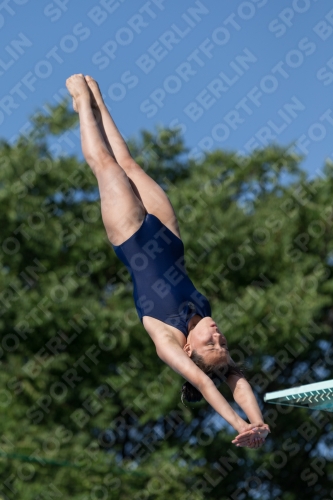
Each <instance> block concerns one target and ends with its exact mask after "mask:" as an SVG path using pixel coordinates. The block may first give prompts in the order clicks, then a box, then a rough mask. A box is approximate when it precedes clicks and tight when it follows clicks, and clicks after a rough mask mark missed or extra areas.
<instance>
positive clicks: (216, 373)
mask: <svg viewBox="0 0 333 500" xmlns="http://www.w3.org/2000/svg"><path fill="white" fill-rule="evenodd" d="M191 360H192V361H193V362H194V363H195V364H196V365H197V366H198V367H199V368H200V369H201V370H202V371H203V372H204V373H206V375H208V376H209V377H210V378H211V379H215V380H214V382H215V381H216V380H217V381H222V382H225V381H226V379H227V377H228V376H229V375H240V376H241V377H245V375H244V372H243V370H242V369H241V368H239V367H238V366H237V365H236V363H235V362H234V361H232V360H231V362H230V363H226V362H225V361H221V362H220V363H215V364H214V365H212V364H208V363H205V361H204V359H203V357H202V356H200V354H198V353H197V352H196V351H195V350H193V351H192V355H191ZM202 398H203V396H202V394H201V392H200V391H198V389H197V388H196V387H194V386H193V385H192V384H190V382H185V384H184V385H183V387H182V393H181V400H182V403H184V401H187V402H188V403H196V402H198V401H201V399H202Z"/></svg>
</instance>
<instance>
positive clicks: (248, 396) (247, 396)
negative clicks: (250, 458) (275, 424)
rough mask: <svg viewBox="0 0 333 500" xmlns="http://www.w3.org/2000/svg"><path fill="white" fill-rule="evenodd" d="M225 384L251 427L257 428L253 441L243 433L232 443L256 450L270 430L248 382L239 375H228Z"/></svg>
mask: <svg viewBox="0 0 333 500" xmlns="http://www.w3.org/2000/svg"><path fill="white" fill-rule="evenodd" d="M227 384H228V385H229V387H230V389H231V391H232V395H233V397H234V400H235V401H236V403H237V404H238V405H239V406H240V407H241V408H242V410H243V411H244V413H245V414H246V415H247V417H248V419H249V421H250V422H251V424H253V425H251V427H252V428H253V427H257V429H258V432H257V436H256V438H255V439H253V436H252V435H251V434H250V433H248V434H247V433H246V432H245V434H244V432H243V433H241V434H240V435H239V436H237V437H236V439H235V440H234V441H233V443H234V444H238V445H240V446H249V445H250V444H253V447H254V448H258V447H259V446H261V445H262V444H263V442H264V441H265V438H266V436H267V435H268V433H269V432H270V430H269V427H268V425H266V424H265V423H264V419H263V416H262V413H261V411H260V408H259V405H258V403H257V400H256V398H255V396H254V394H253V391H252V388H251V386H250V384H249V383H248V381H247V380H246V379H245V378H244V377H240V376H239V375H230V376H229V377H228V378H227ZM242 434H243V435H242Z"/></svg>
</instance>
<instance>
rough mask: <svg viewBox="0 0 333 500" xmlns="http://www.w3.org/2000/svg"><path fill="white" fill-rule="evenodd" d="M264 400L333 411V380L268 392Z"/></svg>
mask: <svg viewBox="0 0 333 500" xmlns="http://www.w3.org/2000/svg"><path fill="white" fill-rule="evenodd" d="M264 401H265V402H266V403H272V404H280V405H287V406H299V407H301V408H309V409H311V410H324V411H331V412H333V380H326V381H325V382H317V383H316V384H307V385H301V386H299V387H293V388H292V389H285V390H283V391H275V392H267V393H266V394H265V395H264Z"/></svg>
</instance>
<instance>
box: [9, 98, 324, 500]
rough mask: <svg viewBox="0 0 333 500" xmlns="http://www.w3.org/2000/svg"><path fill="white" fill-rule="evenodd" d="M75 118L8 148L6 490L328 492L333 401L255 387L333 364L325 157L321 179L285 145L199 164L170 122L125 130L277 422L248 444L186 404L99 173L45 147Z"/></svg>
mask: <svg viewBox="0 0 333 500" xmlns="http://www.w3.org/2000/svg"><path fill="white" fill-rule="evenodd" d="M74 123H75V116H74V115H73V114H72V113H69V112H68V111H67V109H66V108H65V107H57V108H54V109H53V110H52V115H51V116H50V117H45V116H43V115H40V116H38V117H37V118H36V119H35V129H34V130H33V132H32V134H31V137H30V138H29V139H26V138H21V139H19V140H18V142H17V143H15V144H14V145H9V144H8V143H6V142H2V143H1V146H0V165H1V182H0V206H1V210H0V217H1V228H2V242H1V254H0V255H1V272H0V282H1V290H2V292H1V317H0V329H1V349H0V362H1V365H0V368H1V371H0V376H1V386H0V405H1V410H2V411H1V414H0V429H1V431H0V474H1V479H2V487H1V490H0V498H1V499H6V500H7V499H10V500H12V499H14V498H15V499H16V498H20V499H22V500H37V499H38V500H42V499H43V500H44V499H45V500H50V499H54V498H71V499H73V500H88V499H89V500H90V499H92V500H95V499H103V500H104V499H120V500H124V499H129V498H134V499H154V500H155V499H156V500H160V499H165V498H173V499H174V500H185V499H189V498H191V499H192V498H194V499H198V500H201V499H204V498H205V499H206V498H208V497H209V498H213V499H214V498H216V499H219V500H221V499H223V500H224V499H236V500H242V499H245V498H260V499H266V498H267V499H270V498H283V499H286V500H296V499H299V498H300V497H301V495H303V497H304V498H313V499H326V498H332V493H331V490H332V486H331V482H330V478H331V475H332V472H333V470H332V465H331V459H332V454H331V451H330V444H331V435H330V430H331V424H330V419H329V414H328V413H324V412H310V411H308V410H305V409H301V408H290V407H275V406H272V405H263V402H262V398H263V394H264V393H265V392H266V391H273V390H278V389H282V388H289V387H290V386H292V385H299V384H304V383H309V382H315V381H319V380H323V379H329V378H331V377H332V373H331V371H332V370H331V368H332V363H333V350H332V340H331V334H332V307H331V303H332V294H333V279H332V238H331V231H332V221H333V219H332V192H333V169H332V165H331V164H329V163H327V164H326V165H325V167H324V169H323V171H322V174H321V176H318V177H316V178H315V179H312V180H311V179H309V178H308V177H307V176H306V175H305V173H304V172H303V171H302V169H301V167H300V162H301V158H298V157H296V156H295V155H293V154H291V153H290V152H288V150H287V149H285V148H281V147H277V146H275V147H273V146H272V147H268V148H266V149H264V150H261V151H257V152H254V153H253V154H252V155H251V156H249V157H247V158H237V157H236V155H235V154H233V153H230V152H223V151H215V152H213V153H211V154H209V155H206V156H205V158H204V159H203V160H202V161H201V162H196V163H195V162H193V161H189V160H188V159H186V155H185V153H186V148H185V146H184V144H183V142H182V139H181V137H180V136H179V134H178V133H176V132H174V131H170V130H157V132H156V134H155V135H153V134H151V133H148V132H143V133H142V135H141V139H140V140H139V141H132V142H131V150H132V152H133V155H134V156H135V157H136V158H137V161H138V162H139V163H140V164H141V165H142V166H143V168H145V170H146V171H147V172H148V173H149V174H150V175H152V176H153V177H154V178H155V179H156V180H157V181H158V182H159V183H160V184H161V185H162V186H163V187H164V188H165V189H166V190H167V192H168V195H169V197H170V199H171V201H172V203H173V204H174V207H175V210H176V213H177V215H178V218H179V224H180V229H181V235H182V238H183V241H184V244H185V249H186V263H187V268H188V271H189V274H190V277H191V279H192V280H193V282H194V284H195V285H196V287H197V288H198V289H199V290H200V291H201V292H202V293H204V294H205V295H206V296H207V297H208V298H209V300H210V301H211V304H212V309H213V317H214V318H215V320H216V321H217V322H218V324H219V326H220V327H222V329H223V331H224V332H225V334H226V336H227V338H228V341H229V345H230V348H231V354H232V356H233V358H234V359H235V361H238V362H240V363H242V364H243V366H244V368H245V370H246V373H247V377H248V380H249V381H250V382H251V384H252V386H253V388H254V390H255V392H256V394H257V396H258V400H259V401H260V404H261V405H262V409H263V412H264V415H265V420H266V422H267V423H268V424H270V426H271V430H272V434H271V435H270V436H269V438H268V440H267V442H266V443H265V445H264V447H263V448H261V449H260V450H248V449H239V448H236V447H234V446H233V445H232V444H231V440H232V437H233V435H234V433H233V432H232V429H230V428H229V427H228V426H227V425H226V424H225V423H224V422H223V420H222V419H221V418H220V417H219V415H217V414H216V413H215V412H214V411H212V410H211V409H210V408H209V407H208V406H207V404H206V403H205V402H202V403H199V404H198V405H197V406H196V407H195V408H187V407H184V406H183V405H181V404H180V390H181V385H182V383H183V381H182V380H181V379H180V378H179V376H178V375H176V374H175V373H173V372H172V371H171V370H170V369H169V368H168V367H167V366H166V365H164V364H163V363H162V362H161V361H160V360H159V359H158V357H157V356H156V352H155V347H154V345H153V343H152V341H151V339H150V337H149V336H148V335H147V334H146V332H145V331H144V329H143V327H142V325H141V323H140V322H139V319H138V317H137V315H136V311H135V308H134V304H133V301H132V286H131V282H130V279H129V275H128V273H127V271H126V270H125V268H124V266H123V265H122V264H121V262H119V261H118V260H117V258H116V256H115V254H114V252H113V250H112V248H111V246H110V244H109V242H108V241H107V238H106V235H105V231H104V228H103V224H102V220H101V216H100V205H99V200H98V192H97V189H96V180H95V178H94V176H93V175H92V173H91V172H90V169H89V167H88V166H87V165H86V164H85V163H82V162H80V161H79V160H78V159H77V158H76V157H69V156H67V157H64V156H61V157H55V156H54V155H52V154H51V150H52V148H51V147H50V145H51V144H52V140H54V139H52V136H53V137H54V136H55V135H57V134H61V133H62V132H63V131H65V130H66V129H67V127H69V126H72V125H73V124H74ZM286 179H287V181H288V182H287V181H286ZM220 389H221V391H222V392H223V394H224V395H225V396H226V397H227V398H228V399H229V400H231V401H232V398H231V395H230V393H229V390H228V388H227V387H226V386H220Z"/></svg>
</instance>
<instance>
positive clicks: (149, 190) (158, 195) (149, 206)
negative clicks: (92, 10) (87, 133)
mask: <svg viewBox="0 0 333 500" xmlns="http://www.w3.org/2000/svg"><path fill="white" fill-rule="evenodd" d="M85 78H86V81H87V84H88V86H89V88H90V90H91V92H92V94H93V96H94V98H95V103H96V105H97V106H98V108H99V110H100V113H101V120H102V123H101V125H102V127H103V130H104V131H105V134H106V136H107V139H108V143H109V145H110V148H111V150H112V151H113V154H114V156H115V158H116V161H117V162H118V164H119V165H120V166H121V167H122V168H123V169H124V170H125V172H126V174H127V175H128V177H129V179H130V180H131V181H132V187H133V190H134V191H135V192H136V194H137V195H138V197H139V198H140V199H141V200H142V203H143V205H144V207H145V208H146V210H147V212H148V213H151V214H153V215H155V216H156V217H158V218H159V219H160V220H161V222H162V223H163V224H165V225H166V226H167V227H168V228H169V229H170V230H171V231H172V232H173V233H174V234H175V235H176V236H178V237H179V238H180V232H179V227H178V222H177V218H176V214H175V211H174V209H173V207H172V204H171V202H170V200H169V198H168V196H167V195H166V193H165V192H164V190H163V189H162V188H161V186H159V185H158V184H157V182H155V181H154V180H153V179H152V178H151V177H150V176H149V175H148V174H147V173H146V172H145V171H144V170H143V169H142V168H141V167H140V166H139V165H138V164H137V163H136V162H135V161H134V159H133V158H132V156H131V154H130V152H129V149H128V147H127V144H126V142H125V141H124V139H123V137H122V136H121V134H120V132H119V130H118V128H117V126H116V124H115V123H114V121H113V119H112V117H111V115H110V113H109V110H108V109H107V107H106V105H105V103H104V101H103V98H102V95H101V92H100V89H99V87H98V84H97V82H96V81H95V80H94V79H93V78H91V77H90V76H86V77H85Z"/></svg>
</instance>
